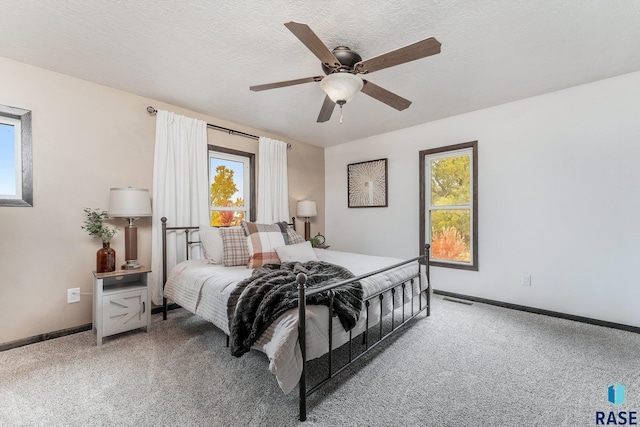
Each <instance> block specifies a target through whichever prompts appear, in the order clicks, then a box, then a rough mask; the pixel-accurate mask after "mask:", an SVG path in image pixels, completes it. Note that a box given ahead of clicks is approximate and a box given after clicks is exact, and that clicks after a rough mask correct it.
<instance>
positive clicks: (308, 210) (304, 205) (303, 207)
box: [297, 200, 318, 218]
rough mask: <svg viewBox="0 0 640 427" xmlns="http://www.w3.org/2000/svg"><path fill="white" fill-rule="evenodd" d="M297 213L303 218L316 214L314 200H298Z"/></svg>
mask: <svg viewBox="0 0 640 427" xmlns="http://www.w3.org/2000/svg"><path fill="white" fill-rule="evenodd" d="M297 215H298V216H299V217H303V218H309V217H312V216H316V215H318V210H317V209H316V202H314V201H313V200H300V201H299V202H298V213H297Z"/></svg>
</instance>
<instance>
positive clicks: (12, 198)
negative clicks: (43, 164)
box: [0, 105, 33, 206]
mask: <svg viewBox="0 0 640 427" xmlns="http://www.w3.org/2000/svg"><path fill="white" fill-rule="evenodd" d="M0 206H33V173H32V161H31V111H29V110H23V109H21V108H14V107H8V106H6V105H0Z"/></svg>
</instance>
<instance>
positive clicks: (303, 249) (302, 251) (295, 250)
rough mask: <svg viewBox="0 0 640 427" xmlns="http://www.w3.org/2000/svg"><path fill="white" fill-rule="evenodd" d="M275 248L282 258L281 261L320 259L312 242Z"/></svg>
mask: <svg viewBox="0 0 640 427" xmlns="http://www.w3.org/2000/svg"><path fill="white" fill-rule="evenodd" d="M274 250H275V251H276V253H277V254H278V258H280V261H282V262H307V261H318V257H317V256H316V253H315V252H314V251H313V248H312V247H311V242H303V243H296V244H295V245H286V246H279V247H277V248H274Z"/></svg>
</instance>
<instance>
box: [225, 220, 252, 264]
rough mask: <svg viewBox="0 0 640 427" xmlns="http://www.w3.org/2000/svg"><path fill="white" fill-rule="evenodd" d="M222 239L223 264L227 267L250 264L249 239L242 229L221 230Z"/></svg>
mask: <svg viewBox="0 0 640 427" xmlns="http://www.w3.org/2000/svg"><path fill="white" fill-rule="evenodd" d="M220 236H221V237H222V250H223V256H222V262H223V264H224V265H225V267H234V266H237V265H247V262H249V248H248V247H247V237H246V236H245V234H244V230H243V229H242V228H240V227H231V228H220Z"/></svg>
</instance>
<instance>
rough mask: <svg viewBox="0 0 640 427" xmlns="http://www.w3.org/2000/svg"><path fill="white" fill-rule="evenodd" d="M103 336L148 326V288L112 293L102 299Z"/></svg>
mask: <svg viewBox="0 0 640 427" xmlns="http://www.w3.org/2000/svg"><path fill="white" fill-rule="evenodd" d="M102 303H103V305H102V310H103V311H102V324H103V327H104V330H103V332H102V335H103V336H105V337H106V336H108V335H113V334H118V333H120V332H125V331H130V330H132V329H137V328H142V327H144V326H147V321H146V311H147V310H148V309H149V307H147V288H146V287H145V288H139V289H135V290H127V291H124V292H116V293H111V294H109V295H105V296H104V297H103V299H102Z"/></svg>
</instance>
